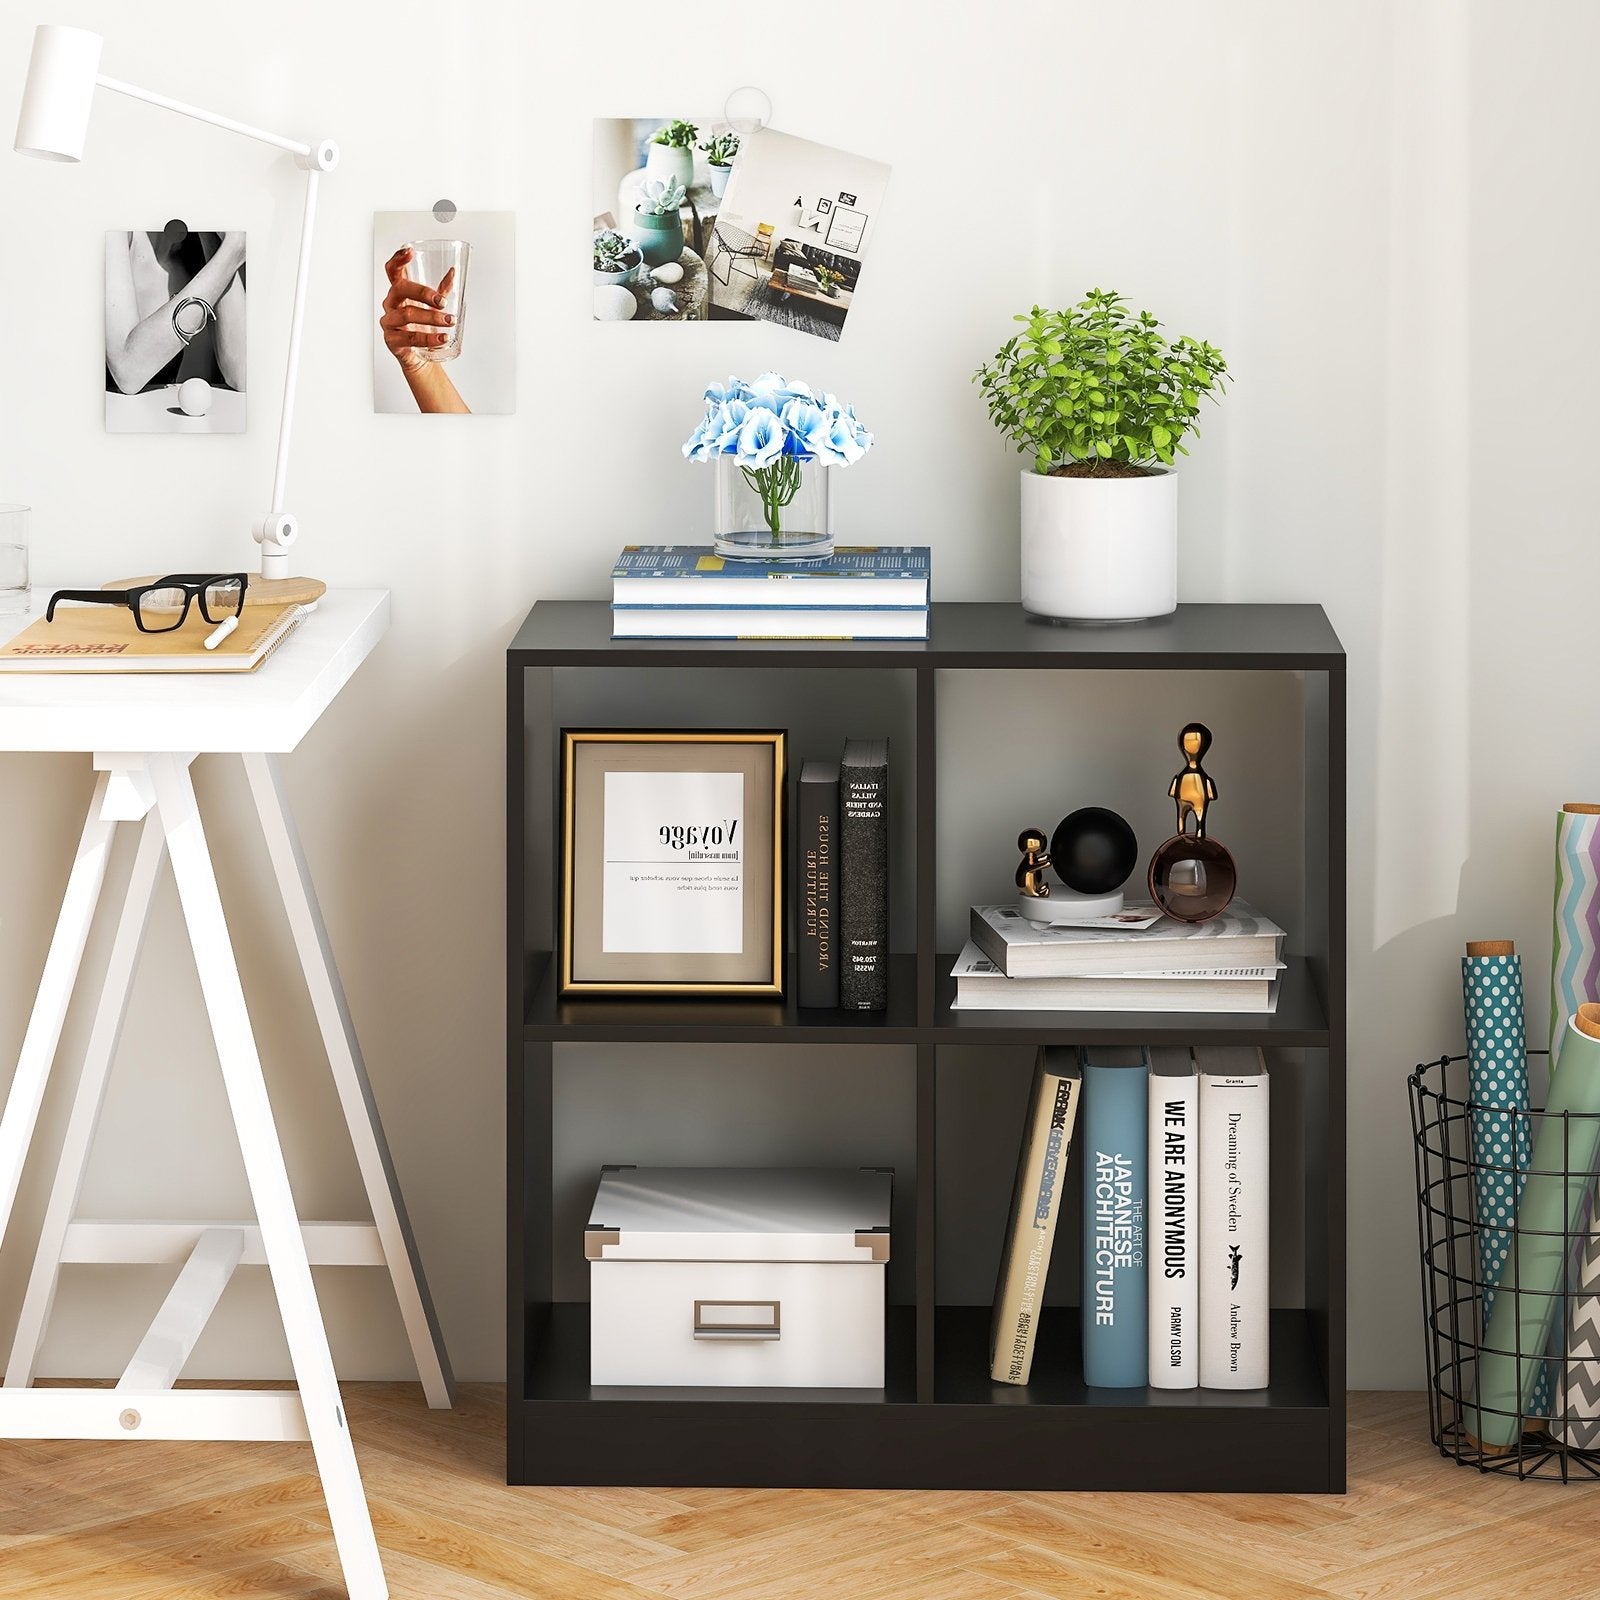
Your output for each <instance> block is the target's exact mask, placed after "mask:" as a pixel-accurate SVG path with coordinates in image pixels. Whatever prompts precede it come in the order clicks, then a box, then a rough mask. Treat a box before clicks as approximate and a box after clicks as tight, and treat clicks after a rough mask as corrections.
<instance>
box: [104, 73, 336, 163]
mask: <svg viewBox="0 0 1600 1600" xmlns="http://www.w3.org/2000/svg"><path fill="white" fill-rule="evenodd" d="M94 81H95V82H96V83H97V84H99V86H100V87H101V88H102V89H110V90H111V91H112V92H113V93H114V94H125V95H127V96H128V97H129V99H132V100H144V101H147V102H148V103H149V104H150V105H153V106H161V107H163V108H164V109H165V110H167V111H176V112H177V113H178V114H179V115H180V116H184V117H193V118H194V120H195V121H196V122H209V123H210V124H211V126H212V127H214V128H226V129H227V130H228V131H229V132H230V133H242V134H243V135H244V136H245V138H247V139H259V140H260V141H261V143H262V144H273V145H276V146H277V147H278V148H279V149H280V150H287V151H288V152H289V153H290V154H291V155H296V156H309V155H310V154H311V153H312V149H311V146H310V145H308V144H304V143H302V142H301V141H300V140H298V139H286V138H285V137H284V136H283V135H282V134H281V133H269V132H268V131H267V130H266V129H265V128H256V127H252V126H251V125H250V124H249V123H248V122H236V121H235V120H234V119H233V118H232V117H224V116H221V115H219V114H218V113H217V112H215V111H204V110H202V109H201V108H200V107H199V106H192V105H189V104H188V103H187V102H186V101H183V100H173V99H171V98H170V97H169V96H167V95H164V94H157V93H156V92H155V90H153V89H141V88H140V87H139V86H138V84H136V83H124V82H123V80H122V79H121V78H108V77H107V76H106V75H105V74H104V73H101V74H99V75H98V76H97V77H96V78H95V80H94Z"/></svg>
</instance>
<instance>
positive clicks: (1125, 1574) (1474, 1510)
mask: <svg viewBox="0 0 1600 1600" xmlns="http://www.w3.org/2000/svg"><path fill="white" fill-rule="evenodd" d="M345 1397H346V1401H347V1405H348V1410H349V1414H350V1421H351V1425H352V1427H353V1429H354V1431H355V1439H356V1448H357V1450H358V1452H359V1454H360V1458H361V1467H362V1472H363V1475H364V1477H365V1480H366V1485H367V1492H368V1495H369V1497H370V1499H371V1502H372V1513H373V1520H374V1522H375V1524H376V1526H377V1530H378V1541H379V1543H380V1544H381V1545H382V1547H383V1553H384V1562H385V1565H386V1567H387V1570H388V1574H389V1583H390V1588H391V1591H392V1593H393V1594H394V1595H395V1596H396V1597H397V1600H507V1597H509V1596H515V1597H517V1600H531V1597H537V1600H662V1597H665V1600H831V1597H837V1600H1041V1597H1045V1596H1049V1597H1052V1600H1055V1597H1060V1600H1066V1597H1069V1596H1070V1597H1072V1600H1080V1597H1089V1596H1093V1597H1101V1600H1125V1597H1130V1596H1159V1597H1162V1600H1180V1597H1186V1596H1204V1597H1208V1600H1275V1597H1278V1596H1283V1597H1297V1596H1298V1597H1318V1596H1322V1597H1326V1596H1340V1597H1351V1600H1354V1597H1361V1600H1380V1597H1385V1600H1387V1597H1396V1600H1398V1597H1404V1600H1424V1597H1429V1596H1440V1597H1445V1596H1449V1597H1452V1600H1458V1597H1470V1596H1478V1595H1481V1596H1491V1595H1492V1596H1511V1595H1519V1594H1528V1595H1533V1594H1537V1595H1538V1596H1539V1597H1540V1600H1577V1597H1579V1596H1582V1597H1585V1600H1587V1597H1589V1596H1593V1595H1595V1594H1596V1593H1600V1538H1597V1537H1596V1534H1595V1527H1596V1515H1597V1513H1600V1499H1597V1498H1596V1496H1600V1484H1585V1485H1576V1484H1574V1485H1570V1486H1562V1485H1560V1484H1538V1483H1526V1484H1519V1483H1516V1482H1514V1481H1512V1482H1506V1481H1503V1480H1501V1479H1499V1478H1484V1477H1481V1476H1480V1475H1479V1474H1477V1473H1475V1472H1469V1471H1466V1470H1464V1469H1462V1468H1459V1467H1456V1466H1454V1465H1453V1464H1451V1463H1449V1462H1446V1461H1443V1460H1441V1459H1440V1458H1439V1457H1438V1455H1437V1454H1435V1453H1434V1451H1433V1449H1432V1447H1431V1446H1430V1445H1429V1444H1428V1442H1427V1433H1426V1427H1425V1423H1424V1418H1423V1412H1422V1404H1421V1399H1420V1397H1419V1396H1416V1395H1387V1394H1369V1395H1361V1396H1357V1397H1355V1399H1354V1403H1353V1407H1352V1416H1353V1426H1352V1428H1351V1432H1350V1482H1351V1492H1350V1494H1349V1495H1348V1496H1346V1497H1344V1498H1340V1499H1335V1498H1331V1497H1305V1498H1292V1497H1282V1496H1268V1495H1252V1496H1229V1495H1158V1496H1147V1495H1123V1496H1116V1495H1053V1494H906V1493H834V1492H822V1491H810V1490H797V1491H774V1490H737V1489H732V1490H710V1489H659V1490H658V1489H508V1488H507V1487H506V1486H505V1484H504V1483H503V1482H502V1481H501V1456H502V1433H501V1423H500V1400H501V1394H500V1391H499V1390H498V1389H497V1388H494V1387H490V1386H488V1385H476V1386H469V1387H468V1388H467V1389H466V1391H465V1393H464V1395H463V1400H462V1405H461V1407H460V1409H459V1410H458V1411H456V1412H455V1413H453V1414H451V1413H445V1414H438V1413H432V1412H429V1411H428V1410H427V1409H426V1408H425V1407H424V1405H423V1403H422V1399H421V1395H420V1392H419V1391H418V1390H417V1389H416V1387H415V1386H414V1385H400V1384H394V1385H389V1384H350V1385H347V1386H346V1388H345ZM342 1593H343V1589H342V1586H341V1585H340V1582H339V1574H338V1566H337V1563H336V1561H335V1559H334V1553H333V1546H332V1543H331V1541H330V1538H329V1534H328V1526H327V1520H326V1516H325V1513H324V1510H323V1505H322V1496H321V1493H320V1491H319V1489H318V1485H317V1480H316V1478H315V1476H314V1475H313V1473H312V1470H311V1455H310V1449H309V1447H308V1446H301V1445H201V1444H184V1445H177V1444H142V1443H128V1444H111V1445H97V1444H12V1443H3V1442H0V1595H8V1596H9V1595H19V1596H20V1595H26V1596H28V1597H29V1600H66V1597H69V1596H70V1597H73V1600H79V1597H82V1600H132V1597H135V1596H138V1597H141V1600H222V1597H226V1596H240V1597H270V1600H335V1597H337V1596H339V1595H342Z"/></svg>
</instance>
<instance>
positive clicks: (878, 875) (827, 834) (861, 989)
mask: <svg viewBox="0 0 1600 1600" xmlns="http://www.w3.org/2000/svg"><path fill="white" fill-rule="evenodd" d="M796 810H797V813H798V814H797V817H796V828H797V833H796V844H797V847H798V848H797V849H796V852H795V854H796V858H797V860H796V874H797V878H798V882H797V884H796V891H797V892H796V905H797V911H796V918H795V921H796V931H797V933H798V939H797V948H796V951H795V966H796V972H795V978H796V984H795V1003H796V1004H797V1005H801V1006H806V1007H808V1008H809V1007H816V1008H819V1009H826V1010H830V1011H831V1010H844V1011H883V1010H886V1009H887V1007H888V1004H889V741H888V740H887V739H846V740H845V745H844V753H843V755H842V756H840V758H839V759H838V760H837V761H805V762H803V763H802V764H801V767H800V782H799V785H798V804H797V807H796Z"/></svg>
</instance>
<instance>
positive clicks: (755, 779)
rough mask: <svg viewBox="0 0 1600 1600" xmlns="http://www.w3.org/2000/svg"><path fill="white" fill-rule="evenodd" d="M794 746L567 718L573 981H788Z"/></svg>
mask: <svg viewBox="0 0 1600 1600" xmlns="http://www.w3.org/2000/svg"><path fill="white" fill-rule="evenodd" d="M785 746H786V739H785V735H784V734H783V733H781V732H776V731H766V732H731V731H722V730H713V731H710V732H707V731H695V732H681V733H680V732H666V731H661V730H654V729H652V730H641V731H635V732H619V731H615V730H600V729H584V730H573V729H567V730H564V731H563V733H562V736H561V814H562V878H561V934H562V937H561V992H562V994H564V995H581V994H692V995H713V994H729V995H743V996H753V995H767V996H771V997H773V998H777V997H779V996H781V995H782V993H783V793H784V763H785V757H786V749H785Z"/></svg>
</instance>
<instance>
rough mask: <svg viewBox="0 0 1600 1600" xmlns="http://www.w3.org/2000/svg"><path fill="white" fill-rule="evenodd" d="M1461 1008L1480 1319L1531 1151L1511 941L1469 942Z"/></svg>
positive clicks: (1534, 1403)
mask: <svg viewBox="0 0 1600 1600" xmlns="http://www.w3.org/2000/svg"><path fill="white" fill-rule="evenodd" d="M1461 994H1462V1001H1463V1004H1464V1007H1465V1011H1466V1025H1467V1060H1468V1063H1469V1066H1468V1095H1469V1097H1470V1098H1471V1099H1472V1101H1473V1105H1474V1109H1473V1112H1472V1220H1473V1223H1474V1225H1475V1226H1476V1229H1477V1237H1478V1282H1479V1284H1480V1285H1482V1290H1483V1315H1484V1318H1485V1320H1487V1319H1488V1317H1489V1315H1490V1313H1491V1312H1492V1311H1493V1309H1494V1299H1495V1285H1496V1284H1498V1283H1499V1281H1500V1273H1501V1271H1502V1269H1503V1268H1504V1266H1505V1261H1506V1253H1507V1252H1508V1251H1509V1250H1510V1248H1511V1230H1512V1227H1513V1225H1514V1223H1515V1222H1516V1216H1517V1202H1518V1201H1519V1200H1520V1199H1521V1198H1522V1186H1523V1183H1524V1182H1525V1181H1526V1178H1527V1172H1528V1165H1529V1157H1530V1156H1531V1154H1532V1152H1533V1129H1532V1118H1531V1117H1530V1115H1529V1112H1528V1106H1529V1101H1528V1042H1527V1041H1528V1036H1527V1024H1526V1019H1525V1018H1524V1015H1523V1007H1522V957H1521V956H1519V955H1518V954H1517V953H1516V947H1515V945H1513V944H1512V943H1511V941H1510V940H1508V939H1507V940H1499V939H1496V940H1487V941H1485V942H1483V943H1480V944H1469V945H1468V946H1467V953H1466V955H1465V956H1464V957H1463V958H1462V962H1461ZM1529 1410H1530V1412H1531V1414H1532V1415H1533V1416H1535V1417H1546V1416H1549V1414H1550V1373H1549V1370H1548V1369H1547V1368H1543V1367H1541V1368H1540V1370H1539V1376H1538V1378H1537V1379H1536V1380H1535V1383H1534V1388H1533V1394H1532V1398H1531V1401H1530V1405H1529Z"/></svg>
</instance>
